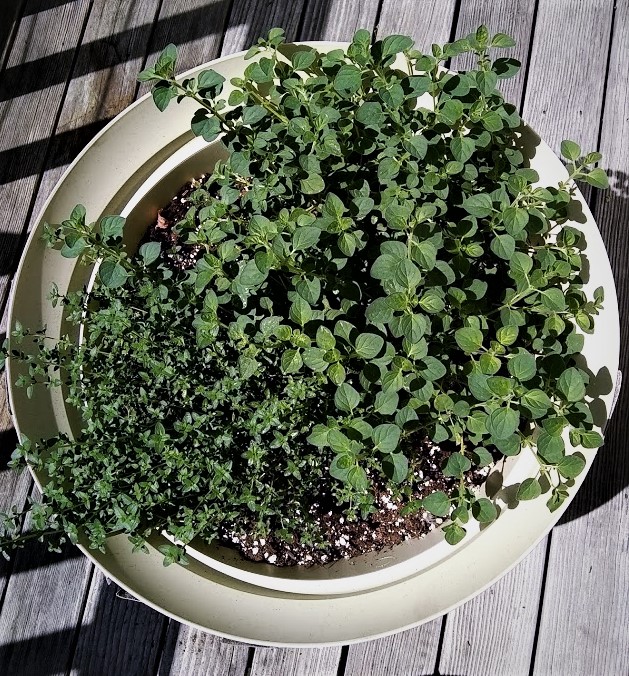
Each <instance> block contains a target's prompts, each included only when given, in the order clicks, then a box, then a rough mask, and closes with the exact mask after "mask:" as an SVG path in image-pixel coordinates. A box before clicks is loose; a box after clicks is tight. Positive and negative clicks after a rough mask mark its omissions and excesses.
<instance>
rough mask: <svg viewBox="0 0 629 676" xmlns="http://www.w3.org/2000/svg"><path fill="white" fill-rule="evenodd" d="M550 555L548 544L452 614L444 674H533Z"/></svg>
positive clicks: (442, 662)
mask: <svg viewBox="0 0 629 676" xmlns="http://www.w3.org/2000/svg"><path fill="white" fill-rule="evenodd" d="M545 557H546V540H543V541H542V542H540V544H539V545H538V546H537V547H536V548H535V549H534V550H533V552H531V554H529V555H528V557H527V558H526V559H525V560H524V561H523V562H522V563H520V564H519V565H518V566H517V567H516V568H515V569H514V570H512V571H511V572H510V573H509V574H508V575H505V577H503V578H502V579H501V580H500V581H499V582H497V583H496V584H495V585H493V586H492V587H490V588H489V589H487V590H486V591H485V592H483V593H482V594H481V595H480V596H477V597H476V598H475V599H473V600H472V601H470V602H468V603H466V604H465V605H463V606H461V607H460V608H457V609H456V610H454V611H452V612H451V613H448V616H447V618H446V630H445V634H444V637H443V649H442V653H441V659H440V660H439V673H441V674H465V676H505V675H506V674H508V676H525V675H528V673H529V668H530V665H531V656H532V654H533V646H534V640H535V626H536V622H537V615H538V610H539V599H540V591H541V582H542V576H543V572H544V560H545ZM541 673H542V674H543V673H544V672H541Z"/></svg>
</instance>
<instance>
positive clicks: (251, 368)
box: [238, 354, 260, 380]
mask: <svg viewBox="0 0 629 676" xmlns="http://www.w3.org/2000/svg"><path fill="white" fill-rule="evenodd" d="M259 366H260V364H259V362H257V361H256V360H255V359H253V358H252V357H247V356H246V355H244V354H241V355H240V357H238V372H239V373H240V377H241V378H244V379H245V380H246V379H247V378H251V376H252V375H253V374H254V373H255V372H256V371H257V370H258V367H259Z"/></svg>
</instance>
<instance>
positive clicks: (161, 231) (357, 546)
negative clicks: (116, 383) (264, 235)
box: [145, 177, 490, 567]
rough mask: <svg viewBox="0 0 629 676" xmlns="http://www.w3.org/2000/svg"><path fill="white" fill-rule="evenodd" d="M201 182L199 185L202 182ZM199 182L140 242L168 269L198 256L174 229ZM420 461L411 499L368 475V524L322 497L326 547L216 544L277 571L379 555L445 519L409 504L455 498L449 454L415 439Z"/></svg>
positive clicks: (479, 478) (249, 540)
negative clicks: (409, 508) (153, 245)
mask: <svg viewBox="0 0 629 676" xmlns="http://www.w3.org/2000/svg"><path fill="white" fill-rule="evenodd" d="M203 178H204V177H201V178H200V179H199V181H202V180H203ZM199 181H191V182H189V183H186V184H185V185H184V186H182V188H181V189H180V190H179V192H178V193H177V195H176V196H175V197H174V198H173V199H172V200H171V201H170V202H169V203H168V204H167V205H166V206H165V207H164V208H163V209H161V210H160V211H159V212H158V215H157V219H156V221H155V222H154V223H153V224H151V225H150V227H149V229H148V231H147V233H146V237H145V241H158V242H161V243H162V257H163V258H164V260H165V261H166V262H167V263H168V264H170V265H172V267H173V268H177V269H179V270H186V269H189V268H192V267H194V265H195V263H196V261H197V260H198V258H200V255H201V248H200V247H198V246H191V245H183V244H181V243H180V242H179V237H178V235H177V233H176V231H175V230H174V226H175V225H176V224H177V223H178V222H179V221H181V220H183V219H184V218H185V216H186V213H187V212H188V209H189V208H190V207H191V206H192V204H191V202H190V195H191V194H192V193H193V192H194V190H195V189H196V188H197V187H198V186H199ZM417 444H418V447H417V453H416V454H414V455H415V457H416V458H419V461H415V463H414V465H415V470H414V475H415V476H414V479H415V481H414V482H413V483H414V486H415V488H414V491H413V494H412V495H411V497H410V498H401V497H394V495H393V493H392V491H391V489H389V488H388V487H387V486H386V484H385V483H384V481H383V480H382V479H380V478H378V477H374V476H371V477H370V478H371V479H372V482H373V486H374V494H375V496H376V501H375V505H374V506H375V508H376V511H375V512H374V513H373V514H370V515H369V516H368V518H367V519H358V520H354V521H351V520H349V519H348V518H347V516H346V515H345V514H344V509H343V506H342V505H341V506H339V505H337V504H336V503H335V501H334V500H333V499H332V496H330V495H326V494H325V493H321V494H320V495H319V496H318V498H317V501H316V502H314V503H313V504H312V505H311V506H310V508H309V512H310V517H311V518H312V519H314V520H315V522H316V523H317V524H319V526H320V529H321V531H323V532H327V533H328V534H329V536H328V541H329V542H330V544H329V546H327V547H325V548H321V547H317V546H315V545H311V544H306V543H302V542H300V540H299V537H298V536H295V537H294V539H293V541H290V542H289V541H286V540H282V539H280V538H279V537H276V536H274V535H273V534H270V535H269V536H267V537H266V538H258V537H255V536H253V535H242V534H240V533H237V532H234V531H230V530H227V529H226V530H225V531H224V532H223V533H221V537H220V543H221V544H223V545H225V546H228V547H231V548H234V549H236V550H238V551H239V552H240V553H241V554H242V555H243V556H244V557H245V558H246V559H249V560H251V561H260V562H265V563H270V564H274V565H276V566H294V565H300V566H306V567H308V566H312V565H315V564H329V563H332V562H334V561H338V560H340V559H349V558H352V557H354V556H358V555H359V554H366V553H368V552H373V551H381V550H384V549H387V548H390V547H393V546H394V545H397V544H400V543H401V542H404V541H405V540H409V539H411V538H420V537H422V536H424V535H426V534H427V533H429V532H430V531H432V530H434V529H435V528H438V527H439V526H440V525H441V524H442V523H443V522H444V519H442V518H439V517H435V516H433V515H432V514H430V513H429V512H427V511H426V510H424V509H419V510H418V511H416V512H414V513H411V514H407V515H404V514H402V510H403V508H404V506H405V505H406V504H408V503H409V502H411V501H413V500H418V499H421V498H424V497H426V496H427V495H429V494H430V493H433V492H434V491H438V490H441V491H444V492H445V493H447V494H448V495H452V494H454V492H455V490H456V487H457V485H458V480H457V479H454V478H449V477H444V476H443V473H442V470H441V467H442V466H443V464H444V463H445V461H446V460H447V458H448V456H449V455H450V451H446V450H444V449H442V448H441V447H439V446H437V445H435V444H433V443H432V442H431V441H430V440H429V439H427V438H425V439H420V438H418V439H417ZM489 471H490V468H489V467H485V468H483V469H475V470H471V471H470V472H468V473H467V474H466V476H465V481H466V484H467V485H468V486H469V487H478V486H481V485H482V484H483V483H484V482H485V480H486V478H487V475H488V474H489Z"/></svg>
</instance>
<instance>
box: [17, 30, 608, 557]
mask: <svg viewBox="0 0 629 676" xmlns="http://www.w3.org/2000/svg"><path fill="white" fill-rule="evenodd" d="M512 45H513V41H512V40H511V38H509V37H508V36H506V35H504V34H500V33H499V34H497V35H494V36H490V35H489V33H488V31H487V29H486V28H485V27H480V28H479V29H478V30H477V31H476V32H475V33H473V34H471V35H469V36H468V37H467V38H465V39H463V40H457V41H456V42H454V43H450V44H446V45H444V46H443V47H441V46H437V45H434V46H433V49H432V53H431V54H422V53H420V52H418V51H417V50H415V49H413V42H412V40H411V39H410V38H408V37H405V36H400V35H392V36H389V37H387V38H385V39H384V40H380V41H376V42H373V43H372V41H371V36H370V34H369V32H367V31H365V30H360V31H358V32H357V33H356V35H355V36H354V38H353V40H352V42H351V44H350V45H349V47H348V48H347V50H341V49H337V50H333V51H331V52H328V53H320V52H319V51H317V50H316V49H314V48H311V47H306V46H295V45H287V44H284V42H283V32H282V31H281V30H279V29H274V30H273V31H271V33H270V34H269V36H268V38H267V39H262V40H260V41H259V42H258V44H257V45H256V46H255V47H253V48H252V49H251V50H250V51H249V52H248V54H247V57H249V58H251V59H252V62H251V64H250V65H249V66H248V67H247V68H246V70H245V72H244V75H243V77H241V78H234V79H232V80H231V82H230V83H226V81H225V78H224V77H223V76H222V75H221V74H220V73H219V72H218V71H216V70H212V69H209V70H204V71H202V72H201V73H199V74H198V75H197V76H196V77H193V78H188V79H185V80H183V81H180V80H177V79H176V78H175V67H176V57H177V54H176V50H175V48H174V47H173V46H172V45H171V46H169V47H167V48H166V49H165V50H164V52H163V53H162V54H161V55H160V57H159V59H158V60H157V62H156V64H155V65H154V66H153V67H152V68H149V69H147V70H145V71H143V72H142V73H141V74H140V78H139V79H140V80H141V81H146V82H150V83H151V84H152V94H153V99H154V101H155V104H156V105H157V107H158V108H159V109H160V110H164V109H165V108H166V107H167V106H168V104H169V102H170V101H171V100H173V99H177V100H182V99H184V98H191V99H193V100H194V101H196V102H197V103H198V104H199V108H198V110H197V112H196V113H195V114H194V117H193V118H192V131H193V132H194V133H195V134H196V135H198V136H202V137H203V138H204V139H205V140H206V141H208V142H213V141H217V140H219V139H220V141H221V142H222V143H223V144H224V145H225V146H226V148H227V151H228V159H226V160H225V161H222V162H219V163H218V164H217V165H216V167H215V168H214V170H213V172H212V173H211V175H210V177H209V178H208V179H207V180H205V181H203V182H202V183H199V184H198V185H197V189H196V190H195V191H194V192H193V194H192V195H191V207H190V210H189V211H188V213H187V215H186V217H185V219H184V220H182V221H181V222H180V223H179V224H178V225H177V232H178V237H179V244H178V246H179V247H183V248H185V247H188V249H189V250H193V251H196V252H198V255H197V260H196V263H195V265H194V267H193V268H191V269H189V270H178V269H173V267H172V266H171V265H168V264H167V263H168V261H167V258H166V257H165V255H166V254H167V253H168V252H165V251H161V249H160V245H159V244H158V243H156V242H148V243H146V244H144V245H143V246H142V247H141V248H140V250H139V252H138V254H136V255H130V254H129V253H128V252H126V251H125V249H124V247H123V246H122V243H121V242H122V234H123V227H124V221H123V219H121V218H120V217H117V216H113V217H106V218H103V219H101V220H100V222H99V223H98V224H88V223H87V222H86V214H85V210H84V209H83V208H81V207H77V208H76V209H75V211H74V212H73V214H72V216H71V217H70V219H69V220H67V221H65V222H64V223H62V224H61V225H59V226H48V227H47V228H46V235H45V236H46V238H47V240H48V242H49V244H50V245H51V246H56V247H61V254H62V255H63V256H68V257H76V256H81V258H82V260H83V261H84V262H86V263H90V264H92V263H95V262H97V261H100V267H99V273H98V278H97V281H96V284H95V286H94V288H93V289H92V290H91V291H89V293H88V292H87V291H86V290H83V291H81V292H70V293H68V294H65V295H60V294H59V293H58V292H57V291H54V292H53V302H59V301H60V302H62V303H63V304H64V309H65V312H66V315H67V317H68V319H69V320H70V321H71V322H73V323H74V324H75V325H77V326H78V325H80V324H82V325H83V327H84V339H83V341H82V342H81V343H80V344H78V343H77V342H76V340H73V339H71V338H69V337H64V338H63V339H62V340H60V341H52V342H51V341H50V340H49V339H48V338H46V337H45V331H40V332H28V331H26V330H24V329H23V328H22V327H20V326H17V327H16V328H15V330H14V331H13V333H12V338H11V344H10V347H9V355H10V358H11V359H14V360H16V362H17V361H19V360H22V361H25V362H26V363H27V366H28V368H25V369H24V370H23V372H22V375H20V384H22V385H24V386H25V387H27V388H29V390H30V389H32V387H33V386H34V385H36V384H37V383H42V382H45V383H46V384H48V385H49V386H56V385H59V384H60V383H61V381H64V382H65V383H66V385H67V387H68V401H69V402H70V403H71V404H73V405H74V406H76V408H77V409H78V410H79V411H80V412H81V414H82V419H83V424H82V427H81V430H80V433H78V434H77V435H76V438H70V437H69V436H66V435H58V436H57V437H54V438H52V439H45V440H39V441H31V440H24V441H23V442H22V444H21V445H20V447H19V448H18V450H17V452H16V457H15V463H16V464H19V463H20V462H23V461H28V462H29V463H30V464H31V465H33V466H34V467H35V468H36V469H38V470H45V472H46V474H47V475H48V476H49V477H50V481H49V483H48V484H46V486H45V487H44V496H43V502H42V504H41V505H32V506H30V507H29V509H30V510H31V511H32V512H33V513H34V516H35V517H36V520H35V524H36V526H37V527H38V528H40V530H41V531H42V532H43V531H44V530H45V529H50V530H51V532H55V533H59V532H63V531H65V532H66V533H68V534H70V536H71V537H72V538H76V537H77V534H78V532H79V531H82V532H84V533H85V534H86V536H87V538H88V542H89V544H90V546H92V547H102V546H103V544H104V540H105V538H106V536H107V535H108V534H110V533H112V532H116V531H121V530H122V531H124V532H126V533H128V535H129V536H130V538H131V539H132V541H133V542H134V544H135V545H136V546H137V547H138V548H141V547H143V546H144V542H145V539H146V538H147V537H148V536H149V535H150V534H151V533H152V532H155V531H160V530H162V529H167V530H168V531H170V532H171V533H172V534H173V535H175V537H176V538H177V539H178V540H180V541H182V542H183V543H187V542H189V541H190V540H191V539H193V538H194V537H196V536H200V537H202V538H204V539H205V540H208V541H211V540H212V539H214V538H216V537H217V535H218V534H219V533H220V530H221V528H222V527H224V526H225V524H228V525H229V527H230V528H232V529H234V530H241V529H245V530H247V529H248V530H249V531H255V532H257V533H261V534H262V533H266V532H269V531H273V532H275V533H279V534H280V535H281V536H283V537H286V538H288V539H290V538H291V537H293V536H295V535H298V536H299V537H300V538H301V539H302V540H304V539H308V538H309V539H310V540H312V541H313V542H319V543H322V544H325V533H324V532H320V531H319V530H317V527H316V524H315V523H314V522H312V520H311V519H310V516H309V511H308V508H309V505H310V503H311V501H312V498H313V496H315V495H317V494H318V493H319V491H320V489H321V487H322V486H323V487H328V488H326V490H328V491H329V492H330V493H331V494H332V495H333V497H334V498H335V499H336V501H337V502H338V503H339V504H342V505H344V506H345V508H346V510H347V513H348V515H349V516H350V517H351V518H366V517H367V516H368V515H369V513H370V512H371V511H372V510H373V482H374V480H375V478H376V477H377V478H378V480H380V481H386V482H388V484H389V485H390V486H392V487H394V488H395V491H396V492H397V493H398V494H399V495H402V496H404V495H406V496H407V497H408V496H411V495H412V493H413V488H414V483H415V482H416V481H418V480H417V478H416V477H415V475H414V473H413V471H412V468H413V465H414V463H416V462H417V453H418V448H420V446H419V444H418V439H423V438H424V437H426V436H427V437H429V438H430V439H431V440H432V441H433V442H435V443H437V444H442V445H444V446H446V447H449V448H451V450H452V452H451V453H450V454H449V457H448V459H447V462H446V464H445V465H444V467H443V473H444V475H446V476H449V477H456V478H459V479H460V484H459V489H458V490H457V491H456V492H455V493H454V495H452V496H448V495H446V494H445V493H442V492H436V493H433V494H432V495H430V496H429V497H427V498H426V499H425V500H423V501H419V502H417V501H416V502H410V503H409V504H408V505H407V510H408V511H410V510H412V509H420V508H424V509H427V510H429V511H431V512H432V513H434V514H437V515H439V516H449V517H450V522H449V523H448V524H447V525H446V527H445V531H446V537H447V539H448V541H449V542H452V543H456V542H458V541H459V540H460V539H461V538H462V537H463V535H464V533H465V528H464V525H465V524H466V523H467V521H468V519H469V515H470V514H471V515H472V516H473V517H474V518H476V519H477V520H478V521H481V522H488V521H491V520H493V519H494V518H495V516H496V513H497V510H496V506H495V505H494V504H493V503H492V502H491V501H490V500H489V499H488V498H485V497H479V496H478V495H476V494H475V493H474V492H472V491H471V490H470V489H469V488H468V486H467V485H466V482H465V474H466V473H467V472H468V471H469V470H470V469H471V468H473V467H479V466H481V467H482V466H485V465H487V464H490V463H492V462H493V461H494V459H495V458H496V457H500V456H513V455H517V454H518V453H520V452H521V451H522V449H523V448H528V449H530V451H527V452H533V453H534V454H535V457H536V458H537V459H538V461H539V471H538V473H537V475H536V476H533V477H531V478H529V479H527V480H526V481H525V482H524V483H522V484H521V486H520V489H519V492H518V497H519V498H520V499H523V500H524V499H532V498H535V497H537V496H538V495H540V494H541V493H542V492H545V493H547V494H548V495H547V500H548V506H549V508H550V509H556V508H557V507H558V506H559V505H560V504H561V503H562V501H563V500H564V499H565V497H566V495H567V488H568V487H569V486H570V485H571V482H572V480H573V479H574V477H575V476H576V475H577V474H578V473H579V472H580V471H581V470H582V468H583V467H584V465H585V460H584V456H583V455H582V454H581V453H572V454H567V453H566V443H565V440H566V438H567V435H569V439H570V442H571V444H572V445H573V446H579V445H580V446H582V447H584V448H594V447H598V446H599V445H600V444H601V443H602V438H601V436H600V435H599V433H598V432H597V431H595V430H594V429H593V427H594V426H593V421H592V415H591V412H590V409H589V407H588V404H587V402H586V400H585V390H586V387H587V384H588V374H587V372H586V371H585V370H583V369H582V368H580V367H579V366H578V365H577V364H576V362H575V355H578V354H579V353H580V351H581V349H582V346H583V332H586V333H587V332H591V331H592V330H593V323H594V316H595V315H596V314H597V312H598V310H599V309H600V308H601V303H602V300H603V294H602V290H600V289H599V290H597V291H596V292H595V294H594V297H593V298H592V299H590V298H587V297H586V295H585V293H584V291H583V290H582V288H581V287H582V277H581V274H582V257H581V253H580V249H579V246H580V241H581V237H582V234H581V233H580V232H579V231H578V230H576V229H575V228H574V227H572V226H569V225H566V222H567V221H568V220H569V215H568V214H569V205H570V202H571V197H572V194H573V192H574V190H575V185H574V181H575V180H584V181H587V182H588V183H591V184H592V185H595V186H598V187H605V186H606V177H605V173H604V172H603V170H602V169H600V168H593V165H595V164H596V163H597V162H598V161H599V160H600V155H599V154H598V153H590V154H587V155H585V156H583V155H582V153H581V151H580V149H579V147H578V146H577V145H576V144H575V143H573V142H570V141H565V142H564V143H563V144H562V153H563V155H564V156H565V157H566V159H567V160H569V163H570V164H569V165H568V168H569V177H568V178H567V179H566V180H565V181H562V182H561V183H560V184H559V185H557V186H551V187H544V186H540V185H539V184H538V179H539V177H538V175H537V173H536V172H535V171H534V170H532V169H531V168H530V167H529V166H528V159H527V157H526V155H525V153H524V151H523V144H522V141H521V132H522V122H521V119H520V116H519V115H518V112H517V110H516V109H515V107H514V106H512V105H511V104H508V103H505V101H504V100H503V97H502V95H501V94H500V91H499V89H498V85H499V82H500V80H501V79H503V78H508V77H511V76H513V75H514V74H515V73H516V72H517V68H518V64H517V62H516V61H514V60H513V59H509V58H497V59H495V60H491V59H490V57H489V51H490V49H491V48H502V47H509V46H512ZM467 52H471V53H473V54H474V55H475V56H476V58H477V67H476V68H475V69H473V70H468V71H466V72H458V73H456V72H450V71H447V70H445V69H444V68H443V65H444V63H445V62H446V61H447V60H449V59H450V58H451V57H454V56H456V55H458V54H462V53H467ZM24 339H26V343H25V344H26V346H27V347H24V348H22V347H21V346H20V341H21V340H24ZM409 468H410V469H409ZM18 520H19V514H18V513H17V512H14V513H11V514H9V515H6V516H5V522H6V524H5V525H6V527H7V531H8V532H11V530H12V529H13V530H15V529H16V528H17V524H18ZM16 537H17V536H16ZM164 552H165V554H166V557H167V561H173V560H179V561H181V560H183V559H182V556H183V555H182V553H181V550H179V549H178V548H177V547H168V548H165V550H164Z"/></svg>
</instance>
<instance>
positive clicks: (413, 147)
mask: <svg viewBox="0 0 629 676" xmlns="http://www.w3.org/2000/svg"><path fill="white" fill-rule="evenodd" d="M402 145H403V146H404V150H406V152H407V153H410V154H411V155H412V156H413V157H414V158H416V159H418V160H423V159H424V157H426V153H427V152H428V141H427V140H426V138H425V137H424V136H423V135H422V134H416V135H414V136H411V137H410V138H408V139H404V141H403V142H402Z"/></svg>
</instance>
